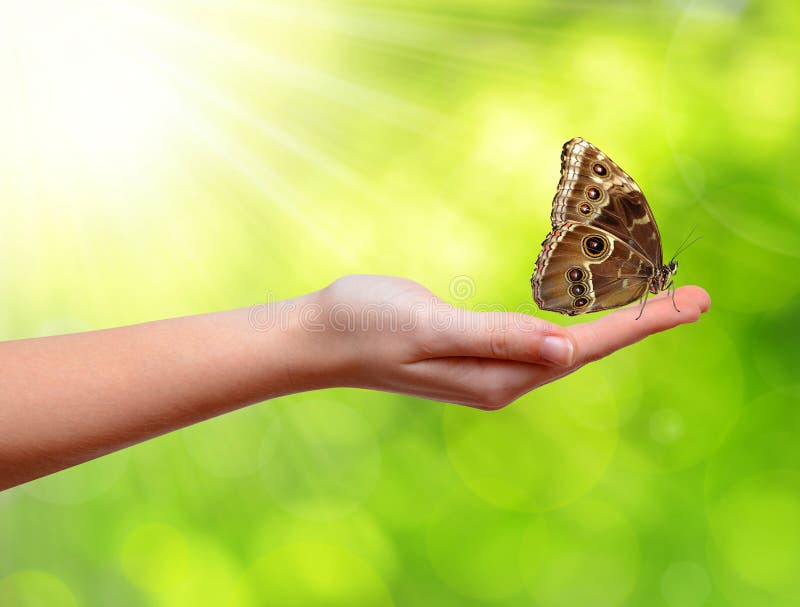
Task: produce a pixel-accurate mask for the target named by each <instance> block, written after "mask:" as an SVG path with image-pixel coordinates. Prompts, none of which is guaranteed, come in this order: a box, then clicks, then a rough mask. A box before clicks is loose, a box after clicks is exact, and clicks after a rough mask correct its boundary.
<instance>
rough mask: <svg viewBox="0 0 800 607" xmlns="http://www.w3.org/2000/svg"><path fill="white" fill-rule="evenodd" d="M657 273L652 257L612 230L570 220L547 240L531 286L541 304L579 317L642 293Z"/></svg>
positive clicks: (540, 305)
mask: <svg viewBox="0 0 800 607" xmlns="http://www.w3.org/2000/svg"><path fill="white" fill-rule="evenodd" d="M653 272H654V267H653V264H652V263H650V261H649V260H648V259H646V258H645V257H644V256H643V255H642V254H641V253H640V252H639V251H637V250H636V249H634V248H632V247H630V246H628V245H627V244H626V243H625V242H623V241H621V240H619V239H618V238H617V237H616V236H615V235H613V234H612V233H610V232H607V231H605V230H603V229H600V228H599V227H597V226H589V225H585V224H582V223H574V222H571V221H567V222H564V223H563V224H561V225H559V226H556V227H555V228H554V229H553V231H552V232H550V234H549V235H548V236H547V239H546V240H545V241H544V243H542V251H541V253H540V254H539V258H538V259H537V260H536V271H535V272H534V274H533V276H532V277H531V286H532V288H533V298H534V299H535V300H536V303H537V304H538V305H539V307H540V308H541V309H543V310H552V311H554V312H560V313H562V314H569V315H570V316H574V315H575V314H584V313H586V312H597V311H599V310H607V309H609V308H616V307H619V306H624V305H625V304H627V303H630V302H632V301H635V300H637V299H639V298H641V297H642V296H643V295H644V294H645V291H647V288H648V280H649V277H650V276H652V274H653Z"/></svg>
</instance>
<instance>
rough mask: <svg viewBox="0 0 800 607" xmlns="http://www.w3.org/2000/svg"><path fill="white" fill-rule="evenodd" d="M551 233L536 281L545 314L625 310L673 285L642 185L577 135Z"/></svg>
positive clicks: (567, 153) (564, 160) (566, 156)
mask: <svg viewBox="0 0 800 607" xmlns="http://www.w3.org/2000/svg"><path fill="white" fill-rule="evenodd" d="M550 219H551V222H552V225H553V229H552V231H551V232H550V234H548V236H547V238H546V239H545V241H544V242H543V243H542V250H541V253H540V254H539V257H538V259H537V260H536V269H535V271H534V274H533V276H532V277H531V287H532V289H533V297H534V299H535V300H536V303H537V304H538V305H539V307H540V308H542V309H543V310H552V311H555V312H560V313H562V314H568V315H575V314H583V313H586V312H597V311H600V310H607V309H609V308H616V307H618V306H623V305H625V304H628V303H630V302H632V301H635V300H637V299H641V298H642V297H646V296H647V294H648V293H654V294H655V293H660V292H661V291H665V290H667V289H669V288H670V287H671V286H672V277H673V276H674V275H675V273H676V271H677V267H678V266H677V263H676V262H675V261H670V262H669V263H666V264H665V263H664V262H663V259H662V252H661V236H660V235H659V232H658V226H657V225H656V222H655V218H654V217H653V213H652V211H651V210H650V206H649V205H648V203H647V200H646V199H645V197H644V194H642V191H641V189H640V188H639V186H638V185H637V184H636V182H635V181H634V180H633V179H632V178H631V177H630V176H629V175H628V174H627V173H625V172H624V171H623V170H622V169H620V168H619V166H618V165H617V164H616V163H615V162H614V161H612V160H611V159H610V158H608V156H606V155H605V154H603V153H602V152H601V151H600V150H599V149H597V148H596V147H595V146H593V145H592V144H591V143H589V142H588V141H586V140H584V139H581V138H580V137H577V138H575V139H572V140H570V141H568V142H567V143H565V144H564V148H563V151H562V154H561V179H560V181H559V184H558V191H557V192H556V196H555V198H554V199H553V211H552V214H551V218H550Z"/></svg>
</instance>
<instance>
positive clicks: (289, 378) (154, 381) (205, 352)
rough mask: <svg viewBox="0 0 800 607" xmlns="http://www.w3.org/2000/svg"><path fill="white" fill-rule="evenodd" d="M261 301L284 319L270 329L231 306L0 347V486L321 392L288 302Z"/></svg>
mask: <svg viewBox="0 0 800 607" xmlns="http://www.w3.org/2000/svg"><path fill="white" fill-rule="evenodd" d="M272 305H274V306H276V307H278V306H283V307H282V308H281V310H282V311H283V312H284V316H283V317H281V318H280V319H279V320H278V321H276V319H277V318H278V317H277V316H275V315H273V317H272V321H273V322H270V323H265V322H264V318H265V315H267V316H268V315H269V312H268V311H267V309H265V308H258V309H255V310H254V309H250V308H242V309H237V310H230V311H226V312H218V313H213V314H204V315H199V316H190V317H184V318H175V319H169V320H163V321H157V322H151V323H145V324H140V325H133V326H128V327H121V328H116V329H109V330H104V331H93V332H88V333H79V334H74V335H64V336H58V337H48V338H40V339H29V340H20V341H13V342H5V343H0V428H2V433H0V489H2V488H6V487H9V486H12V485H15V484H18V483H21V482H25V481H27V480H31V479H33V478H36V477H39V476H42V475H44V474H48V473H51V472H54V471H56V470H59V469H62V468H65V467H68V466H72V465H75V464H78V463H80V462H83V461H86V460H89V459H92V458H94V457H97V456H99V455H102V454H105V453H109V452H111V451H114V450H117V449H120V448H122V447H125V446H128V445H131V444H133V443H137V442H140V441H143V440H145V439H147V438H150V437H153V436H156V435H159V434H163V433H165V432H169V431H171V430H174V429H176V428H180V427H183V426H187V425H189V424H193V423H195V422H198V421H200V420H203V419H207V418H209V417H213V416H215V415H219V414H221V413H224V412H226V411H230V410H232V409H235V408H238V407H241V406H244V405H247V404H250V403H254V402H258V401H262V400H266V399H269V398H274V397H276V396H280V395H283V394H287V393H290V392H294V391H298V390H307V389H313V388H319V387H325V386H327V385H328V379H327V378H328V377H329V375H326V374H324V371H325V368H326V365H323V366H322V367H319V372H316V373H315V372H313V371H312V370H311V369H312V367H313V366H314V365H318V364H319V361H318V360H316V359H318V358H320V356H319V354H318V350H317V349H316V348H315V347H314V344H313V340H314V339H315V337H316V336H315V335H313V334H309V333H308V332H306V331H303V329H302V327H301V326H299V323H298V322H297V316H296V314H295V313H294V312H289V313H288V314H287V313H286V310H287V309H290V308H291V306H286V305H284V304H282V303H278V304H272ZM254 312H255V313H254ZM273 312H274V311H273ZM312 359H313V360H312ZM331 364H332V362H331V361H329V362H328V363H327V366H330V365H331Z"/></svg>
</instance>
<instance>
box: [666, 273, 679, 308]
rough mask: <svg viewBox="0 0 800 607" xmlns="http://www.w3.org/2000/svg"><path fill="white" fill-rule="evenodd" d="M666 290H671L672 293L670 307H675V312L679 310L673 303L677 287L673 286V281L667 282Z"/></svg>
mask: <svg viewBox="0 0 800 607" xmlns="http://www.w3.org/2000/svg"><path fill="white" fill-rule="evenodd" d="M667 290H669V291H671V293H672V307H673V308H675V311H676V312H680V310H679V309H678V304H677V303H675V292H676V291H677V289H676V288H675V282H674V281H672V280H670V281H669V284H668V285H667Z"/></svg>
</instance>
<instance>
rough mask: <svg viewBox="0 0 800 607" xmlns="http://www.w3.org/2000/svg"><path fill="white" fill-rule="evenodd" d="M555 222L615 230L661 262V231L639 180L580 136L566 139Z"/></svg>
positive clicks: (652, 259)
mask: <svg viewBox="0 0 800 607" xmlns="http://www.w3.org/2000/svg"><path fill="white" fill-rule="evenodd" d="M551 221H552V223H553V227H556V226H558V225H560V224H562V223H564V222H565V221H574V222H579V223H584V224H588V225H593V226H597V227H599V228H602V229H603V230H605V231H607V232H610V233H611V234H613V235H614V236H616V237H617V238H618V239H620V240H622V241H623V242H624V243H626V244H627V245H629V246H630V247H632V248H634V249H636V250H637V251H638V252H639V253H641V254H642V255H644V256H645V257H646V258H647V259H648V260H650V262H651V263H652V264H653V265H654V266H656V267H660V266H661V264H662V263H663V262H662V253H661V235H660V234H659V233H658V226H657V225H656V220H655V218H654V217H653V212H652V211H651V210H650V205H649V204H648V203H647V200H646V199H645V197H644V194H642V191H641V189H639V186H638V185H637V184H636V182H635V181H634V180H633V179H632V178H631V177H630V175H628V174H627V173H626V172H625V171H623V170H622V169H621V168H619V165H617V163H615V162H614V161H613V160H611V158H609V157H608V156H606V155H605V154H604V153H603V152H601V151H600V150H599V149H598V148H596V147H595V146H593V145H592V144H591V143H589V142H588V141H586V140H585V139H581V138H580V137H576V138H575V139H571V140H570V141H567V142H566V143H565V144H564V147H563V149H562V151H561V179H560V181H559V182H558V191H557V192H556V195H555V198H554V199H553V212H552V214H551Z"/></svg>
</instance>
